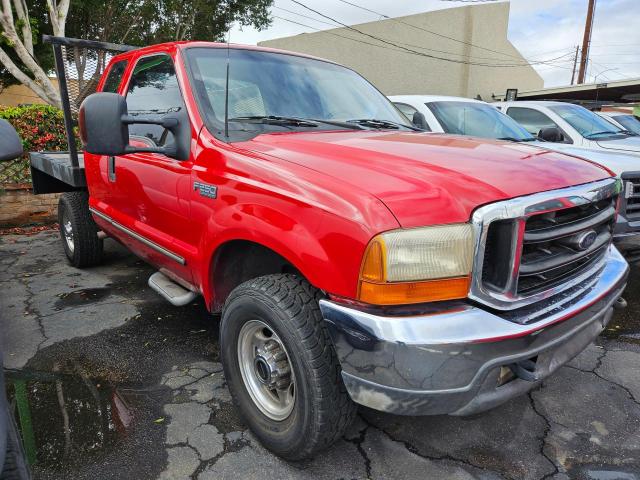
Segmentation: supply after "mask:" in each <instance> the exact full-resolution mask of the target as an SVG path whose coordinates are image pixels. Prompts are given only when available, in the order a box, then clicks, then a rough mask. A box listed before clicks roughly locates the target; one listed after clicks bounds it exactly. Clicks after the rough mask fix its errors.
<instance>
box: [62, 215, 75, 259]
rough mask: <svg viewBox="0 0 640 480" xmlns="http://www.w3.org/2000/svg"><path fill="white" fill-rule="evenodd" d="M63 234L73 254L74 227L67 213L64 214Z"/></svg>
mask: <svg viewBox="0 0 640 480" xmlns="http://www.w3.org/2000/svg"><path fill="white" fill-rule="evenodd" d="M62 233H63V235H64V240H65V241H66V242H67V248H69V251H70V252H72V253H73V249H74V243H73V226H72V225H71V220H69V217H68V216H67V213H66V212H63V213H62Z"/></svg>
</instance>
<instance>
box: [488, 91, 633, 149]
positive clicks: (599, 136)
mask: <svg viewBox="0 0 640 480" xmlns="http://www.w3.org/2000/svg"><path fill="white" fill-rule="evenodd" d="M496 105H497V107H498V108H500V109H501V110H502V111H503V112H505V113H506V114H507V115H509V116H510V117H511V118H513V119H514V120H515V121H516V122H518V123H519V124H520V125H522V126H523V127H524V128H526V129H527V131H528V132H529V133H531V134H532V135H536V136H539V137H540V138H542V139H543V140H546V141H548V142H555V143H567V144H571V145H573V146H575V147H584V148H590V149H597V150H606V151H611V152H628V153H632V154H634V155H640V136H637V135H635V134H633V133H630V132H627V131H626V130H622V129H620V128H618V127H616V126H615V125H613V124H611V123H610V122H608V121H607V120H605V119H604V118H602V117H599V116H598V115H596V114H595V113H593V112H592V111H591V110H587V109H586V108H584V107H581V106H580V105H574V104H571V103H565V102H549V101H516V102H500V103H498V104H496Z"/></svg>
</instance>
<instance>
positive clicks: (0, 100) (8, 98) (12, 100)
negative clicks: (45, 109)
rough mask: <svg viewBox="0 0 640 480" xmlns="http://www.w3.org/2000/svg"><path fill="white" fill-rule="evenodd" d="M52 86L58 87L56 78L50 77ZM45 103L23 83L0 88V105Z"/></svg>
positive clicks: (14, 105)
mask: <svg viewBox="0 0 640 480" xmlns="http://www.w3.org/2000/svg"><path fill="white" fill-rule="evenodd" d="M51 82H52V83H53V86H54V87H55V88H56V89H57V88H58V80H57V79H55V78H52V79H51ZM34 103H35V104H45V103H47V102H45V101H44V100H42V99H41V98H40V97H39V96H38V95H36V94H35V93H34V92H33V91H32V90H31V89H30V88H29V87H25V86H24V85H11V86H10V87H7V88H4V89H2V90H0V105H3V106H6V107H17V106H18V105H25V104H34Z"/></svg>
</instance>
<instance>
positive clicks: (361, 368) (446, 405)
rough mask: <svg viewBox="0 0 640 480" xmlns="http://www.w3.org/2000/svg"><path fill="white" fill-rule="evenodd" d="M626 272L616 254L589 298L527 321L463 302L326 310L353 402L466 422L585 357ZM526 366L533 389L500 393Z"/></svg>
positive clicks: (514, 385) (515, 385)
mask: <svg viewBox="0 0 640 480" xmlns="http://www.w3.org/2000/svg"><path fill="white" fill-rule="evenodd" d="M628 270H629V267H628V265H627V263H626V261H625V260H624V258H623V257H622V256H621V255H620V253H619V252H618V251H617V250H616V249H615V248H613V247H611V248H610V251H609V253H608V258H607V260H606V264H605V266H604V268H603V270H602V271H601V272H600V273H599V274H598V276H597V278H596V279H592V280H591V281H590V283H589V285H588V288H587V289H586V291H585V292H581V293H580V295H579V296H578V297H577V298H573V299H572V301H571V303H570V304H569V305H566V304H563V307H562V308H549V307H548V306H547V307H546V309H548V311H549V313H548V314H546V315H545V316H543V318H542V319H540V320H537V321H534V322H531V323H518V322H517V321H514V317H513V314H514V313H516V312H513V311H512V312H509V315H510V317H509V319H506V318H503V317H501V316H500V315H501V312H495V311H489V310H486V309H483V308H481V307H479V306H475V305H470V304H467V303H460V304H457V305H451V304H449V305H448V307H446V308H443V310H442V311H436V312H430V313H428V314H424V315H413V316H395V317H389V316H381V315H374V314H371V313H366V312H363V311H360V310H356V309H353V308H349V307H346V306H344V305H341V304H338V303H335V302H332V301H328V300H321V301H320V308H321V310H322V314H323V318H324V319H325V321H326V322H327V325H328V328H329V331H330V333H331V336H332V338H333V342H334V345H335V348H336V352H337V355H338V358H339V360H340V362H341V365H342V376H343V379H344V383H345V386H346V388H347V390H348V391H349V394H350V395H351V398H352V399H353V400H354V401H355V402H357V403H359V404H362V405H365V406H367V407H371V408H374V409H376V410H382V411H386V412H391V413H396V414H403V415H436V414H452V415H469V414H473V413H477V412H481V411H484V410H487V409H489V408H493V407H495V406H497V405H499V404H500V403H503V402H504V401H506V400H508V399H510V398H512V397H515V396H517V395H519V394H522V393H525V392H526V391H528V390H530V389H531V388H533V387H534V386H535V385H537V384H538V383H539V381H540V380H542V379H543V378H545V377H546V376H548V375H550V374H551V373H553V372H554V371H555V370H556V369H558V368H559V367H560V366H562V365H563V364H564V363H566V362H568V361H569V360H571V358H573V357H574V356H575V355H577V354H578V353H580V352H581V351H582V350H584V348H586V347H587V346H588V345H589V344H590V343H591V342H592V341H593V340H594V339H595V338H596V337H597V336H598V335H599V334H600V332H601V331H602V330H603V329H604V327H605V326H606V325H607V323H608V322H609V320H610V319H611V315H612V311H613V307H612V305H613V303H614V302H615V301H616V300H617V299H618V297H620V295H621V294H622V291H623V290H624V287H625V286H626V278H627V275H628ZM553 300H554V299H549V302H550V303H553ZM540 303H542V302H540ZM447 308H448V309H447ZM528 314H530V309H528V313H527V315H528ZM537 318H540V317H537ZM528 359H534V360H535V376H536V381H527V380H522V379H520V378H515V379H513V380H511V381H509V382H508V383H505V384H503V385H502V386H498V378H499V374H500V370H501V367H503V366H508V365H511V364H514V363H518V362H521V361H524V360H528Z"/></svg>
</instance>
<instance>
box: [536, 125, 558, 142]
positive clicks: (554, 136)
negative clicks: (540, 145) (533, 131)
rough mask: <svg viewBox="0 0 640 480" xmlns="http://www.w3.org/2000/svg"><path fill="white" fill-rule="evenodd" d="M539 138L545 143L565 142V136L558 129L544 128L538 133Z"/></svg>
mask: <svg viewBox="0 0 640 480" xmlns="http://www.w3.org/2000/svg"><path fill="white" fill-rule="evenodd" d="M538 138H539V139H540V140H544V141H545V142H554V143H559V142H564V135H563V134H562V131H561V130H560V129H559V128H558V127H548V128H543V129H542V130H540V132H538Z"/></svg>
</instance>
